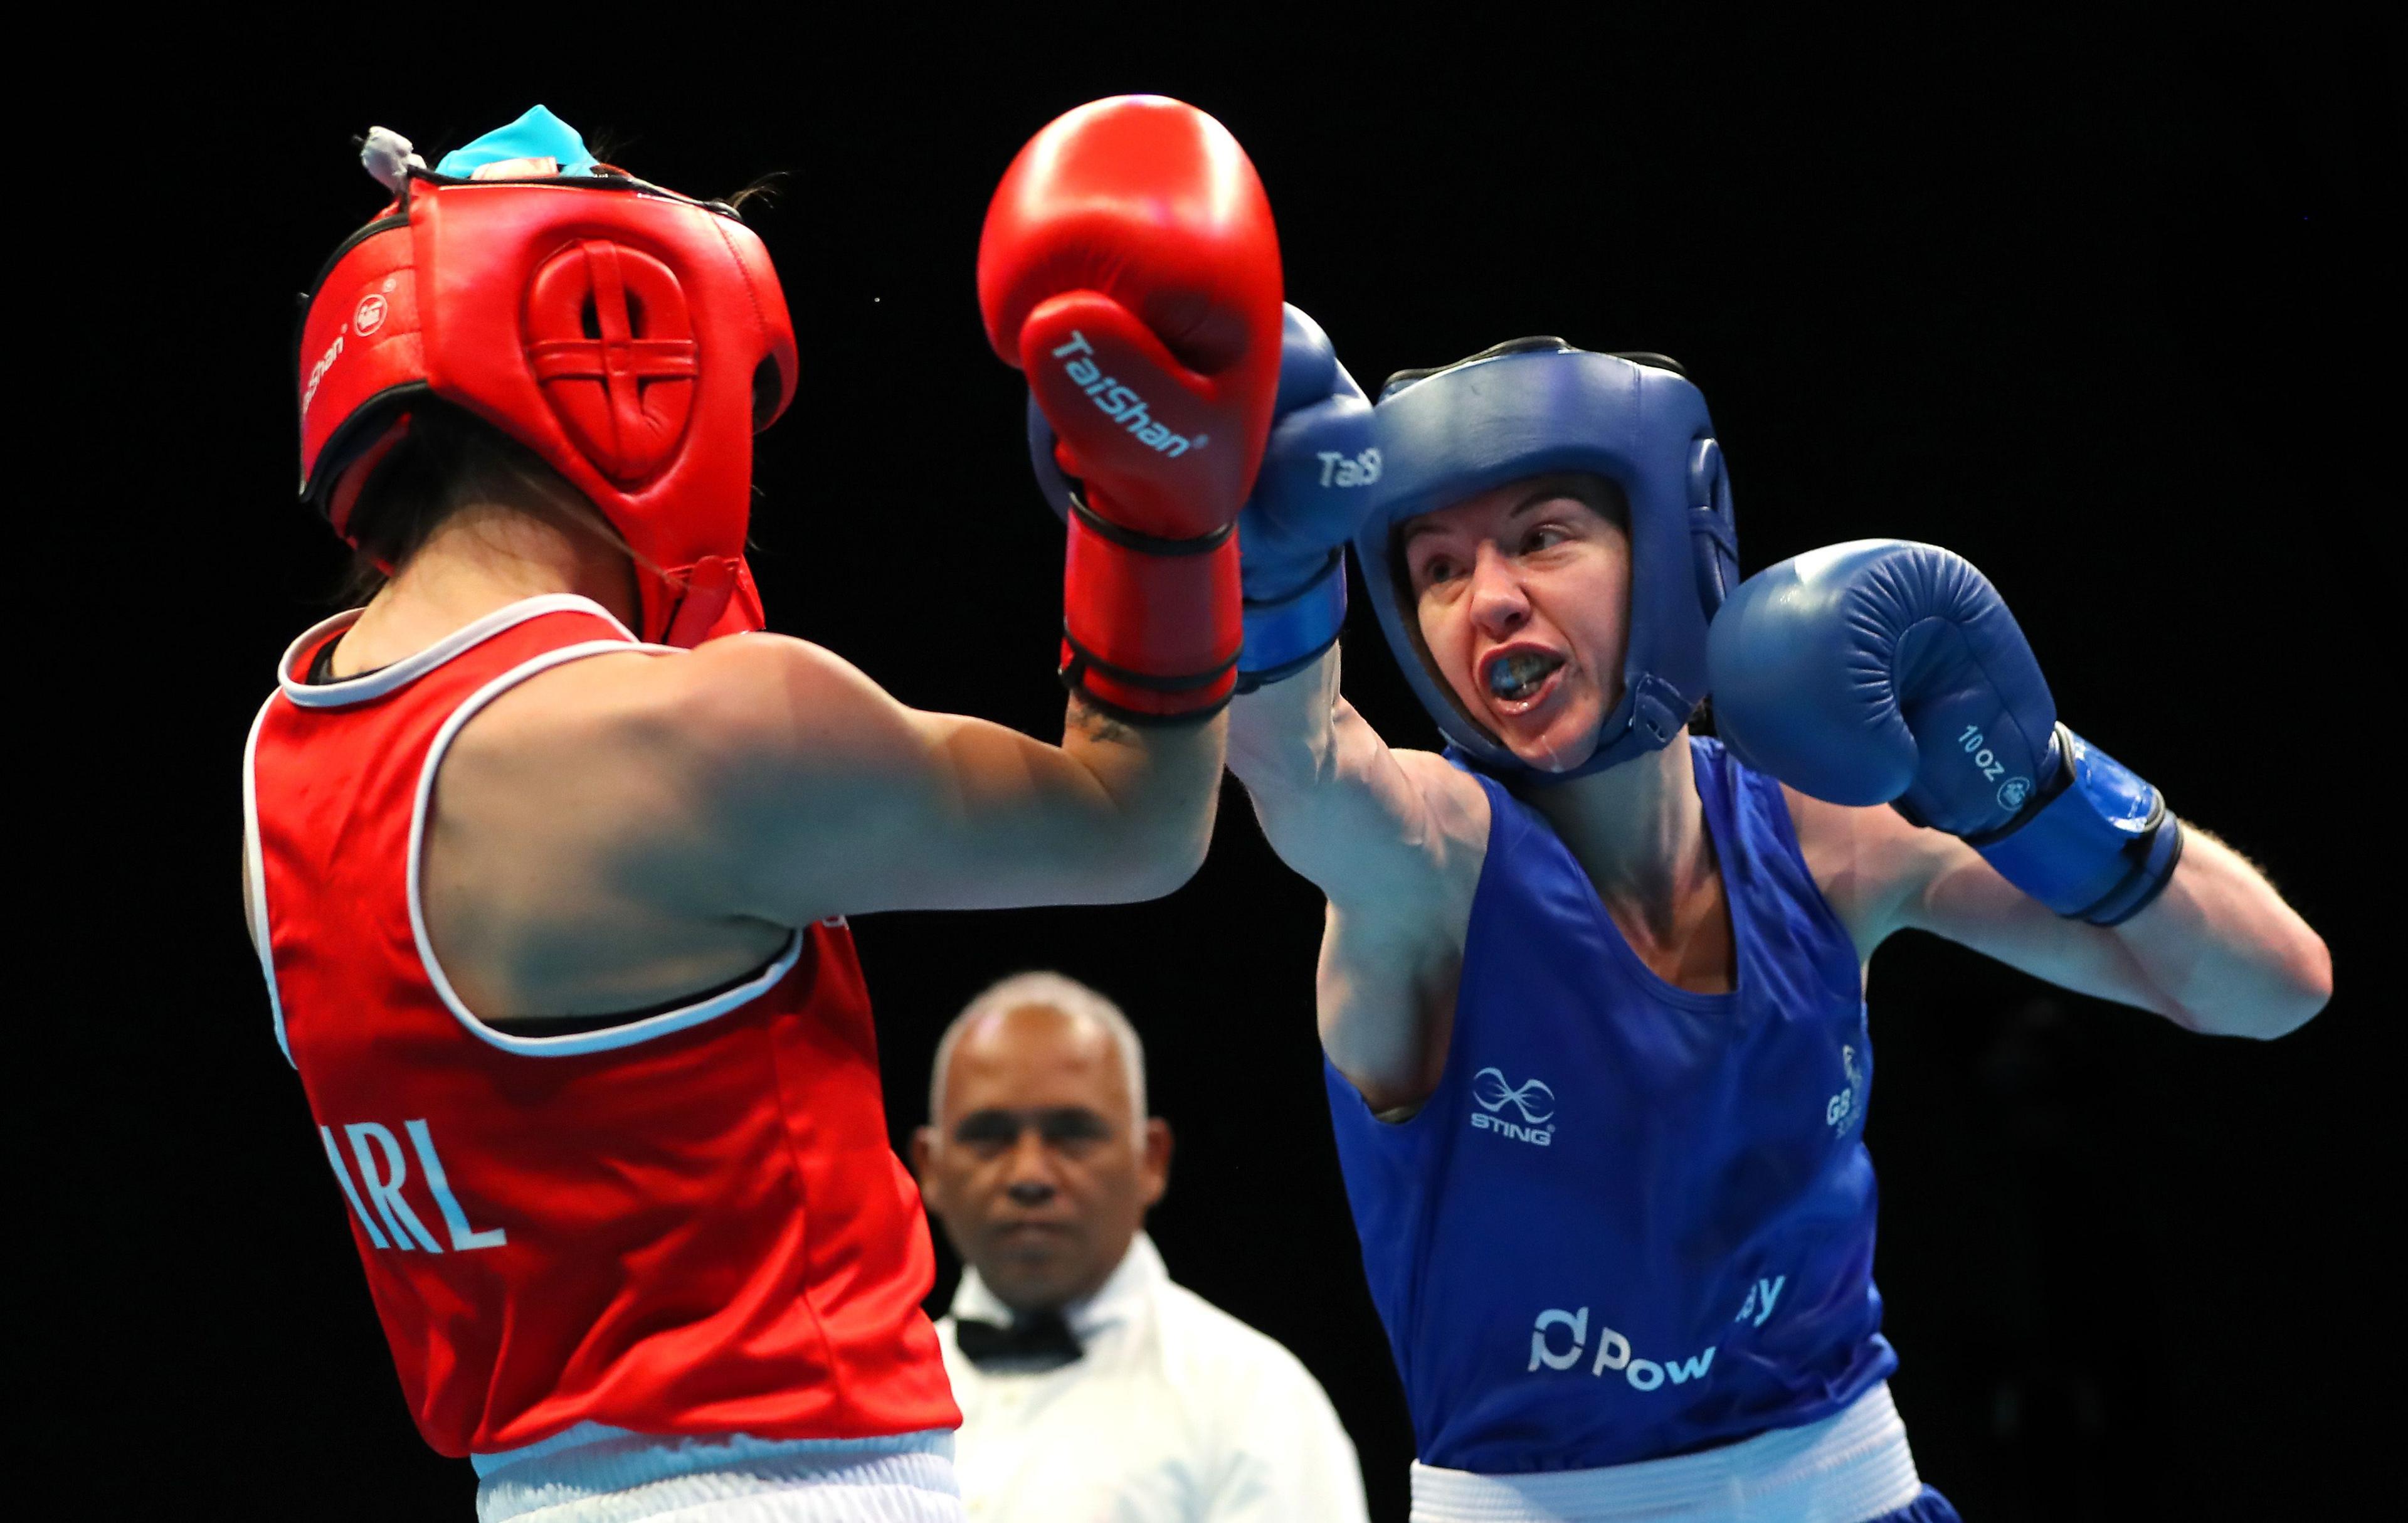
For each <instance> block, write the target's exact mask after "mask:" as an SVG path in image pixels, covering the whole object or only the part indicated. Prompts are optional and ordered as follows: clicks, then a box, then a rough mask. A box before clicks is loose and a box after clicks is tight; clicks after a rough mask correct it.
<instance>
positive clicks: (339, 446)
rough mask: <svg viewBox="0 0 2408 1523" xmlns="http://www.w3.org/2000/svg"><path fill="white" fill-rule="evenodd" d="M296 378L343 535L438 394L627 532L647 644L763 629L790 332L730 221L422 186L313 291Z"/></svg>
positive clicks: (308, 433) (554, 187)
mask: <svg viewBox="0 0 2408 1523" xmlns="http://www.w3.org/2000/svg"><path fill="white" fill-rule="evenodd" d="M295 369H296V371H297V379H298V381H299V384H300V400H301V496H302V500H303V501H304V502H315V503H317V504H318V505H319V506H320V507H321V508H322V510H324V511H325V513H326V516H327V518H328V520H329V521H330V522H331V523H332V524H334V526H335V532H336V533H337V534H341V535H343V536H344V537H345V538H346V539H350V538H351V534H350V520H351V508H352V505H353V504H354V503H355V502H357V500H358V498H359V495H360V489H361V487H362V485H363V484H364V483H365V482H366V481H367V479H368V477H369V476H370V475H371V474H372V473H373V472H374V470H375V469H376V467H377V466H378V465H379V464H380V462H381V460H382V459H383V457H384V456H385V454H386V453H389V451H390V449H391V447H392V445H393V444H394V442H395V441H396V440H397V439H398V437H399V435H400V433H401V431H402V430H404V429H405V428H406V427H407V424H408V419H409V408H410V405H411V403H412V402H413V401H415V400H416V399H417V398H419V397H422V396H437V397H440V398H441V399H443V400H444V401H446V402H451V403H453V404H456V405H457V406H459V407H462V408H465V409H467V410H468V411H469V412H471V413H474V414H475V415H476V416H478V417H480V418H482V419H484V420H485V421H486V422H487V423H489V424H493V425H494V426H495V427H496V428H498V429H500V430H501V431H502V432H503V433H505V434H508V435H509V437H510V438H514V439H517V440H518V441H519V442H520V443H522V444H524V445H526V446H527V447H528V448H529V449H532V450H533V451H535V452H536V453H537V454H538V455H540V456H542V458H543V459H544V460H545V461H546V462H547V463H548V464H550V465H551V466H552V468H553V469H554V470H557V471H558V472H560V474H561V475H562V476H563V477H565V478H566V479H567V480H568V481H569V482H570V483H571V484H572V485H574V486H576V487H577V489H578V490H579V491H581V492H582V493H584V494H585V496H587V497H589V498H591V499H592V501H593V503H594V506H595V508H597V509H599V510H601V513H602V516H603V517H604V518H606V519H608V520H609V522H610V523H611V524H612V525H613V526H614V527H616V528H617V529H618V531H619V533H620V534H621V535H622V536H624V538H625V539H626V541H627V546H628V548H629V549H630V550H632V551H634V552H635V554H636V563H637V565H636V581H637V587H638V596H639V598H640V602H641V608H640V621H639V622H640V623H641V625H642V627H641V629H640V630H639V631H638V632H639V633H640V634H641V635H642V636H643V638H644V639H648V640H653V641H660V642H665V643H668V644H678V645H690V644H695V643H698V642H699V641H701V640H702V639H708V638H710V637H711V636H714V635H720V634H727V633H732V632H734V631H736V630H738V629H757V628H759V627H760V626H761V604H760V596H759V595H758V594H757V593H756V592H755V591H754V590H753V576H752V572H751V571H750V570H749V569H748V568H746V567H745V565H744V560H743V556H744V536H745V527H746V524H747V523H748V521H749V519H750V516H751V510H752V492H753V433H754V432H755V431H756V430H757V429H759V428H764V427H767V425H768V424H770V423H771V422H772V421H773V420H775V419H776V418H777V416H778V415H779V414H780V413H781V412H783V411H784V410H785V409H786V405H787V404H788V403H789V402H791V401H792V400H793V399H794V395H795V371H796V361H795V331H794V323H793V321H792V319H790V318H789V317H788V315H787V312H786V299H785V296H784V294H783V293H781V291H780V290H779V288H778V276H777V272H776V270H775V269H773V268H772V267H771V266H770V264H769V254H768V251H767V249H765V248H763V247H762V244H761V239H760V237H759V236H758V235H756V234H754V233H753V231H752V229H750V228H748V227H746V226H745V225H744V224H743V223H742V222H741V221H739V220H738V218H737V216H736V215H735V213H734V212H733V211H732V210H730V209H729V208H725V207H720V206H712V205H707V204H705V203H703V202H699V201H694V200H690V199H688V198H686V197H684V196H681V195H678V194H675V193H673V192H669V191H664V190H662V189H660V188H659V187H657V186H653V185H648V184H646V183H645V182H643V181H642V180H636V179H633V178H632V177H624V176H605V175H597V176H595V177H594V178H590V179H586V178H580V179H560V178H550V179H540V180H449V179H445V178H443V177H440V176H432V175H427V174H425V173H424V172H423V171H418V172H414V173H412V174H411V176H410V178H409V181H408V182H407V183H406V185H405V186H404V189H403V194H402V195H401V197H400V199H399V200H398V201H396V202H395V203H394V206H392V207H390V208H387V210H386V214H385V215H384V216H382V217H380V218H379V219H378V220H376V221H375V222H372V223H368V224H367V225H366V227H363V228H361V229H360V230H359V231H358V232H357V233H355V234H353V235H352V236H351V238H350V239H348V240H347V241H346V242H345V243H344V244H343V246H342V247H341V248H340V249H338V250H337V251H336V252H335V257H334V258H333V259H332V260H331V261H329V262H328V264H327V266H326V269H325V272H324V273H323V274H322V275H321V276H320V277H319V280H318V283H317V285H316V287H315V288H314V289H313V290H312V291H311V292H310V294H309V300H308V308H307V309H306V310H305V311H304V313H303V316H302V320H301V334H300V342H299V348H298V352H297V354H296V358H295Z"/></svg>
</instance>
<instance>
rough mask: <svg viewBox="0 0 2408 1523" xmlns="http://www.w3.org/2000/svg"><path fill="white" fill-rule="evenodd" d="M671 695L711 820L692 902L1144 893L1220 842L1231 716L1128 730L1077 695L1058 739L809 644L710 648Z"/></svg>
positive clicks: (746, 642)
mask: <svg viewBox="0 0 2408 1523" xmlns="http://www.w3.org/2000/svg"><path fill="white" fill-rule="evenodd" d="M675 664H676V665H680V666H683V667H685V668H688V671H687V672H686V674H685V680H684V682H682V683H681V693H680V696H679V697H677V698H676V699H675V700H674V701H675V703H676V706H677V708H678V709H679V711H681V714H682V715H683V719H682V721H681V728H683V729H684V730H685V731H686V733H687V736H688V737H689V738H688V739H687V740H684V741H681V742H674V743H675V744H677V746H678V749H679V750H680V751H681V753H682V756H681V760H679V761H677V762H676V763H674V764H673V765H674V766H676V767H677V768H678V769H681V770H682V771H683V772H684V774H685V776H686V777H687V779H688V780H689V781H688V784H687V786H688V788H689V789H690V790H691V798H692V800H693V803H692V807H693V808H694V809H695V812H696V813H697V815H698V823H700V825H701V826H702V828H701V829H700V830H698V831H697V832H695V847H694V851H695V860H693V861H691V862H690V863H688V864H685V866H684V870H683V871H681V872H680V873H678V874H675V875H674V876H673V881H683V882H690V883H694V884H721V885H724V902H722V903H718V904H716V905H712V906H697V908H709V909H715V910H716V911H717V912H722V913H735V914H743V915H749V916H753V917H755V918H760V919H765V920H769V921H772V922H775V923H777V924H780V925H788V926H794V925H804V924H808V923H809V922H810V921H812V920H816V919H820V918H823V917H825V916H828V915H834V914H863V913H867V912H873V911H879V910H936V909H996V908H1005V907H1010V906H1014V905H1029V904H1072V903H1109V902H1115V901H1121V900H1128V899H1140V898H1154V897H1155V896H1157V895H1161V894H1167V893H1168V892H1170V891H1171V890H1172V889H1174V888H1176V887H1178V886H1179V885H1180V884H1183V883H1184V882H1185V881H1186V880H1187V878H1188V877H1189V875H1190V874H1192V873H1193V872H1194V871H1195V870H1196V868H1197V864H1198V863H1200V862H1201V861H1202V860H1203V858H1204V849H1205V845H1206V843H1207V842H1208V841H1210V840H1211V831H1212V816H1213V809H1214V802H1215V798H1216V795H1217V791H1218V788H1217V783H1218V777H1219V772H1220V768H1221V761H1222V735H1223V731H1224V726H1225V722H1224V721H1222V720H1220V719H1217V718H1216V719H1211V720H1204V721H1197V722H1195V723H1192V724H1188V725H1181V726H1145V727H1142V728H1140V727H1138V726H1128V725H1124V724H1121V723H1120V722H1118V721H1116V720H1113V719H1111V718H1109V717H1107V716H1105V715H1103V714H1102V713H1100V712H1098V711H1096V710H1095V709H1093V708H1090V707H1088V706H1087V705H1086V704H1085V703H1084V702H1082V701H1081V700H1078V699H1073V700H1072V703H1071V706H1070V711H1069V715H1068V721H1067V723H1066V725H1065V728H1064V733H1063V737H1062V743H1061V744H1060V745H1059V746H1053V745H1048V744H1045V743H1044V742H1042V741H1039V740H1034V739H1031V738H1030V737H1028V736H1025V735H1022V734H1020V733H1018V732H1017V731H1014V730H1011V729H1008V728H1006V727H1004V726H1000V725H996V724H991V723H989V722H987V721H985V720H982V719H972V718H968V717H965V716H962V715H958V714H939V713H925V712H921V711H916V710H912V709H908V708H906V707H904V706H903V705H902V704H900V703H897V702H896V700H895V699H894V698H893V697H889V696H888V695H887V694H886V693H885V692H883V691H882V690H881V689H880V688H879V687H878V686H877V684H876V683H874V682H870V681H869V679H868V678H867V677H865V676H863V675H862V674H861V673H860V672H859V671H858V670H856V669H855V668H853V666H852V665H851V664H850V663H848V662H846V661H844V660H843V659H841V658H840V657H839V656H837V655H835V654H832V653H830V652H828V651H825V650H823V649H821V648H819V647H818V646H814V645H809V644H806V643H804V642H803V641H800V640H793V639H780V638H777V637H773V636H748V637H744V638H741V639H731V640H721V641H717V642H714V643H712V644H710V645H707V646H705V647H703V648H702V649H701V650H698V651H696V652H695V653H694V654H692V655H691V656H688V657H685V658H682V659H681V660H679V661H678V662H676V663H675Z"/></svg>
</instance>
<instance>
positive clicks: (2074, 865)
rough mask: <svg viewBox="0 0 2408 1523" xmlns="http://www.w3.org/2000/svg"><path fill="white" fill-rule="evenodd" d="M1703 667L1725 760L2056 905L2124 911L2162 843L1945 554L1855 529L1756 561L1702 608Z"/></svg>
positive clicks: (2117, 772)
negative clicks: (1895, 819) (1926, 831)
mask: <svg viewBox="0 0 2408 1523" xmlns="http://www.w3.org/2000/svg"><path fill="white" fill-rule="evenodd" d="M1706 667H1707V674H1708V677H1709V680H1710V682H1711V683H1712V687H1713V705H1714V726H1715V729H1716V730H1717V732H1718V733H1720V735H1721V736H1722V738H1723V740H1724V743H1725V744H1727V745H1728V746H1729V747H1730V749H1731V751H1732V753H1733V754H1736V755H1737V756H1738V757H1739V758H1740V759H1741V760H1742V761H1743V762H1746V763H1747V764H1748V765H1749V766H1751V767H1754V768H1756V769H1757V770H1758V771H1763V772H1770V774H1772V775H1773V776H1774V777H1777V778H1779V779H1780V780H1781V781H1782V782H1784V783H1788V784H1789V785H1790V786H1792V787H1794V788H1796V789H1798V790H1799V792H1800V793H1805V794H1811V795H1813V797H1817V798H1822V799H1827V800H1828V801H1829V802H1832V803H1835V804H1880V803H1887V804H1890V805H1892V806H1893V807H1894V808H1896V809H1897V810H1898V812H1899V813H1900V814H1903V815H1905V816H1906V817H1907V818H1908V819H1910V820H1912V821H1914V823H1915V824H1917V825H1924V826H1932V827H1934V828H1937V829H1941V830H1946V831H1948V832H1950V833H1952V834H1954V835H1957V836H1960V837H1962V838H1964V840H1965V841H1967V842H1968V843H1969V844H1971V846H1972V847H1973V848H1974V849H1975V850H1977V851H1979V852H1980V853H1981V854H1982V855H1983V856H1984V857H1985V858H1986V859H1987V860H1988V862H1989V864H1990V865H1991V866H1992V867H1993V868H1996V869H1998V871H1999V874H2000V876H2001V877H2003V878H2005V879H2006V880H2007V881H2008V882H2009V883H2011V884H2014V885H2015V886H2016V887H2017V888H2020V889H2022V890H2023V891H2024V892H2025V893H2027V894H2029V895H2030V896H2031V897H2032V898H2036V899H2038V900H2040V901H2041V902H2042V903H2043V904H2045V905H2047V906H2048V907H2049V908H2050V909H2052V910H2055V911H2056V912H2057V913H2059V914H2061V915H2068V916H2071V917H2075V918H2079V919H2083V920H2087V921H2089V922H2091V923H2092V924H2094V925H2100V926H2113V925H2116V924H2118V923H2120V922H2122V921H2124V920H2127V919H2129V918H2130V917H2131V916H2132V915H2134V914H2136V913H2138V912H2140V910H2141V909H2142V908H2143V906H2145V905H2146V904H2148V903H2149V901H2150V900H2152V899H2154V898H2157V893H2158V891H2159V890H2161V889H2162V888H2164V887H2165V885H2166V883H2167V882H2168V880H2170V879H2171V878H2172V876H2173V871H2174V864H2175V863H2176V862H2177V861H2178V860H2180V858H2181V856H2182V826H2181V823H2180V822H2179V821H2177V820H2175V819H2174V817H2173V816H2172V815H2171V814H2170V813H2169V812H2167V810H2166V806H2165V800H2164V799H2163V798H2162V797H2160V796H2159V795H2158V793H2157V789H2155V788H2153V787H2151V786H2150V785H2149V784H2148V783H2144V782H2143V781H2142V780H2141V779H2140V778H2138V777H2136V776H2134V775H2133V774H2132V772H2131V771H2130V770H2129V769H2127V768H2125V767H2124V766H2123V765H2122V764H2121V763H2119V762H2117V761H2115V760H2114V758H2113V757H2111V756H2109V755H2108V754H2106V753H2104V752H2102V751H2100V750H2099V749H2097V748H2096V747H2094V746H2092V745H2090V744H2089V743H2087V742H2086V741H2085V740H2083V739H2082V738H2081V737H2080V736H2078V735H2075V734H2074V733H2073V732H2072V731H2071V730H2070V729H2068V728H2066V727H2065V726H2063V725H2061V724H2058V723H2057V703H2056V700H2055V699H2053V698H2051V697H2049V691H2048V682H2047V681H2046V680H2045V679H2043V678H2042V676H2041V672H2040V663H2039V662H2038V661H2037V660H2036V659H2034V658H2033V655H2032V652H2031V646H2030V645H2029V644H2028V642H2027V641H2026V640H2025V639H2024V633H2023V631H2022V630H2021V629H2019V628H2017V627H2016V625H2015V620H2014V615H2013V614H2012V613H2009V612H2008V611H2007V605H2006V604H2005V602H2004V601H2002V600H2001V599H2000V596H1999V594H1998V590H1997V589H1996V588H1994V587H1992V586H1991V585H1990V583H1989V581H1988V579H1987V578H1985V577H1984V576H1983V575H1982V573H1981V572H1979V571H1977V570H1975V569H1974V568H1973V567H1972V565H1971V563H1970V562H1968V561H1967V560H1966V559H1965V558H1964V557H1963V556H1961V555H1957V554H1956V553H1953V552H1950V551H1945V550H1942V549H1940V548H1939V547H1938V546H1936V545H1918V544H1912V543H1909V542H1907V541H1904V540H1899V539H1858V540H1856V541H1853V542H1851V543H1848V544H1843V545H1832V546H1829V547H1828V548H1825V549H1822V550H1815V551H1810V552H1808V553H1805V554H1803V555H1799V556H1795V557H1793V558H1791V559H1789V560H1785V561H1784V562H1782V563H1781V564H1780V565H1778V566H1775V567H1771V568H1768V569H1766V570H1763V571H1760V572H1758V573H1757V574H1756V575H1755V576H1752V577H1750V578H1748V579H1747V581H1745V582H1742V583H1741V584H1740V587H1739V590H1738V591H1737V592H1734V593H1733V594H1731V596H1730V599H1729V600H1728V601H1727V602H1726V603H1725V604H1724V605H1723V607H1722V611H1720V612H1719V613H1717V614H1716V615H1715V616H1714V622H1713V628H1712V630H1711V631H1710V632H1709V633H1708V636H1707V640H1706Z"/></svg>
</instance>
